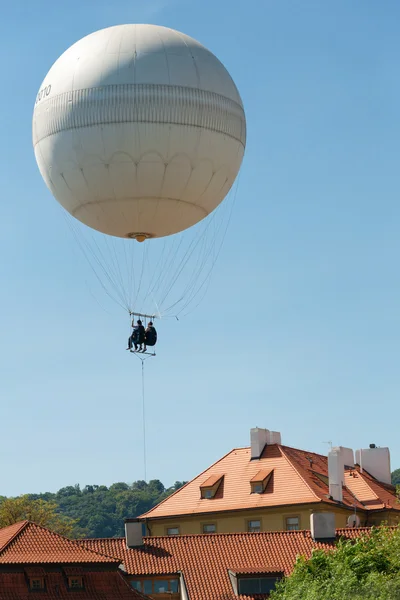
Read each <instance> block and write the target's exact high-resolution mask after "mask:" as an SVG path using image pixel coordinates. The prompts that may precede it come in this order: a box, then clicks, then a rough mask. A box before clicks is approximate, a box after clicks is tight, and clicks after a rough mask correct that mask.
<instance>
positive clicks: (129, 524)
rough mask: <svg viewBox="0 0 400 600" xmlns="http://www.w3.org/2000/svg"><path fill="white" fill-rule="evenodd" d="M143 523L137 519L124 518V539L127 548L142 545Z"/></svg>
mask: <svg viewBox="0 0 400 600" xmlns="http://www.w3.org/2000/svg"><path fill="white" fill-rule="evenodd" d="M143 525H144V524H143V523H142V522H141V521H138V520H137V519H126V520H125V541H126V547H127V548H136V547H138V546H143Z"/></svg>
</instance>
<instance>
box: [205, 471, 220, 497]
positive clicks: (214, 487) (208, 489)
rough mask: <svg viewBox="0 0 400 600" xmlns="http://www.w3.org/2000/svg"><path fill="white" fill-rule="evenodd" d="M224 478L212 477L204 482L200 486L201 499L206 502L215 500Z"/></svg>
mask: <svg viewBox="0 0 400 600" xmlns="http://www.w3.org/2000/svg"><path fill="white" fill-rule="evenodd" d="M223 478H224V476H223V475H211V477H208V479H206V480H205V481H203V483H202V484H201V486H200V493H201V497H202V498H204V499H205V500H211V499H212V498H214V497H215V494H216V493H217V491H218V489H219V486H220V485H221V482H222V480H223Z"/></svg>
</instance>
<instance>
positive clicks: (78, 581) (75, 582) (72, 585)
mask: <svg viewBox="0 0 400 600" xmlns="http://www.w3.org/2000/svg"><path fill="white" fill-rule="evenodd" d="M68 587H69V589H70V590H82V589H83V577H68Z"/></svg>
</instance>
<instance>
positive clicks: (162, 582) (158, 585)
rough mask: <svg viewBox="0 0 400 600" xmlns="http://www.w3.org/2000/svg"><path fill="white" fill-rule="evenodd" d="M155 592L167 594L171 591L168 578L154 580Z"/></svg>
mask: <svg viewBox="0 0 400 600" xmlns="http://www.w3.org/2000/svg"><path fill="white" fill-rule="evenodd" d="M153 592H154V593H155V594H167V593H168V592H169V589H168V579H157V580H156V581H154V582H153Z"/></svg>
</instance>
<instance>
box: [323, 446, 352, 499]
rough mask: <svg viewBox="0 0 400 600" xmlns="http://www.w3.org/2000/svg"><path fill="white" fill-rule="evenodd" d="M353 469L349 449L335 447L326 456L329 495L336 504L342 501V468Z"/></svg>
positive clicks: (350, 450)
mask: <svg viewBox="0 0 400 600" xmlns="http://www.w3.org/2000/svg"><path fill="white" fill-rule="evenodd" d="M345 466H347V467H354V454H353V450H352V449H351V448H344V447H343V446H336V447H335V448H331V450H330V452H329V454H328V477H329V494H330V496H332V498H333V499H334V500H336V501H337V502H342V501H343V484H344V467H345Z"/></svg>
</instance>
